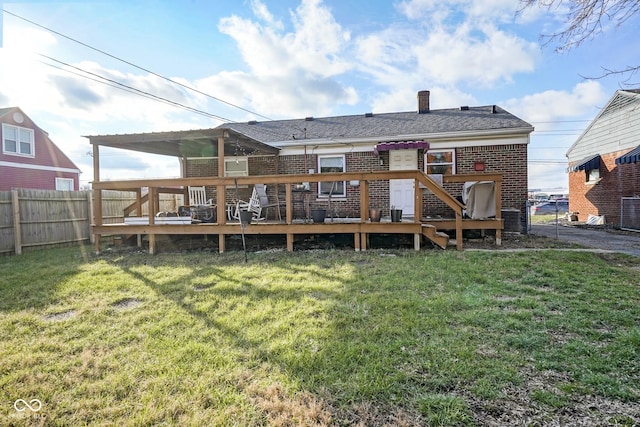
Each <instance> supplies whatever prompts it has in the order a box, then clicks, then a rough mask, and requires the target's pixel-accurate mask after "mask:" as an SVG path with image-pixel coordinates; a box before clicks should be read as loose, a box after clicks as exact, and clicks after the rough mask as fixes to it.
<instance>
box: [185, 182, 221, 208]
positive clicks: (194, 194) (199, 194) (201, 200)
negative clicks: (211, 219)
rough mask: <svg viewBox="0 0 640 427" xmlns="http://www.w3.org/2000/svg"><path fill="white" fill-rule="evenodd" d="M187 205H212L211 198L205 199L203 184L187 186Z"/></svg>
mask: <svg viewBox="0 0 640 427" xmlns="http://www.w3.org/2000/svg"><path fill="white" fill-rule="evenodd" d="M189 205H191V206H209V207H214V206H215V205H214V204H213V199H207V192H206V190H205V188H204V186H201V187H191V186H190V187H189Z"/></svg>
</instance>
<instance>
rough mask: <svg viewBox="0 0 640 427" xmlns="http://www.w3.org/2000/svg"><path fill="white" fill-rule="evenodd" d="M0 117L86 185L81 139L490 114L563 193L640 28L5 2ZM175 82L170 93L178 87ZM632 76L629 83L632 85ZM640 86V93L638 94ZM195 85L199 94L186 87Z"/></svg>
mask: <svg viewBox="0 0 640 427" xmlns="http://www.w3.org/2000/svg"><path fill="white" fill-rule="evenodd" d="M2 8H3V10H4V12H3V15H2V48H0V64H1V66H0V107H10V106H19V107H20V108H21V109H22V110H23V111H24V112H25V113H26V114H27V115H28V116H29V117H31V118H32V119H33V120H34V121H35V122H36V123H37V124H38V125H39V126H40V127H41V128H43V129H44V130H46V131H47V132H49V135H50V137H51V138H52V140H53V141H54V142H55V143H56V144H57V145H58V146H60V148H62V149H63V150H64V151H65V152H66V153H67V154H68V155H69V156H70V157H71V159H72V160H73V161H74V162H75V163H76V164H77V165H78V166H79V167H80V169H81V170H82V172H83V173H82V175H81V184H82V185H86V184H88V183H89V182H90V181H91V180H92V178H93V171H92V165H91V161H92V160H91V157H90V156H89V154H88V153H89V152H90V151H91V147H90V144H89V143H88V140H87V139H86V138H83V135H99V134H116V133H138V132H151V131H169V130H183V129H197V128H209V127H215V126H217V125H219V124H221V123H222V122H223V121H246V120H251V119H257V120H267V119H284V118H300V117H306V116H315V117H321V116H332V115H344V114H362V113H365V112H370V111H372V112H374V113H384V112H393V111H411V110H415V109H416V93H417V92H418V91H419V90H424V89H427V90H430V91H431V107H432V108H434V109H437V108H451V107H458V106H460V105H471V106H473V105H488V104H498V105H500V106H501V107H503V108H505V109H507V110H508V111H510V112H511V113H513V114H515V115H517V116H519V117H521V118H523V119H524V120H527V121H528V122H529V123H531V124H532V125H533V126H535V128H536V131H535V132H534V134H533V135H532V138H531V144H530V146H529V187H530V188H545V189H547V188H566V187H567V186H568V185H567V175H566V173H565V168H566V157H565V153H566V151H567V149H568V148H569V146H570V145H571V144H572V143H573V142H574V141H575V140H576V138H577V137H578V136H579V135H580V133H581V132H582V130H584V128H585V127H586V126H587V125H588V123H589V121H590V120H591V119H593V118H594V117H595V115H596V114H597V113H598V112H599V111H600V109H601V108H602V107H603V106H604V105H605V104H606V102H607V101H608V100H609V98H610V97H611V96H612V95H613V93H614V92H615V91H616V90H617V89H619V88H620V87H621V86H622V85H623V83H624V82H623V80H624V78H623V77H620V76H612V77H606V78H601V79H588V78H585V77H598V76H601V75H602V70H603V67H604V68H609V69H622V68H625V67H626V66H628V65H637V64H635V63H634V62H639V61H638V59H639V57H640V55H638V53H639V52H640V37H638V35H639V34H640V30H639V29H638V28H640V27H639V26H638V25H635V24H636V23H637V22H631V23H628V24H627V25H625V26H623V27H620V28H611V27H609V26H607V25H606V24H605V27H604V30H605V32H604V34H603V35H602V36H600V37H598V38H597V39H595V40H593V41H589V42H588V43H585V44H584V45H582V46H581V47H579V48H578V49H574V50H572V51H569V52H568V53H563V54H558V53H555V52H554V49H553V48H554V46H546V45H545V44H544V43H543V42H542V41H541V40H540V34H549V33H552V32H554V31H557V30H558V29H559V28H561V27H562V25H563V23H564V21H565V18H564V13H565V12H566V11H564V10H562V9H553V10H540V9H529V10H527V11H525V13H521V14H518V13H517V11H518V8H519V2H518V0H483V1H474V0H438V1H435V0H397V1H391V0H390V1H377V2H372V1H370V0H367V1H363V0H349V1H345V0H324V1H323V0H228V1H211V0H175V1H156V0H148V1H147V0H127V1H113V0H103V1H100V2H89V1H83V2H80V1H77V2H72V1H49V2H39V1H24V0H22V1H19V0H18V1H15V2H11V1H8V2H4V3H2ZM168 79H171V80H173V81H175V82H178V83H179V84H176V83H172V82H170V81H169V80H168ZM636 80H638V79H636ZM638 86H639V87H640V84H638ZM192 89H195V90H192ZM101 160H102V164H104V165H105V166H107V167H106V168H105V169H101V172H102V177H101V178H102V179H120V178H134V177H148V178H151V177H159V176H177V175H178V173H179V172H178V165H177V161H176V160H174V159H166V158H149V157H148V156H135V155H129V154H126V155H123V154H122V153H113V152H111V153H104V156H101Z"/></svg>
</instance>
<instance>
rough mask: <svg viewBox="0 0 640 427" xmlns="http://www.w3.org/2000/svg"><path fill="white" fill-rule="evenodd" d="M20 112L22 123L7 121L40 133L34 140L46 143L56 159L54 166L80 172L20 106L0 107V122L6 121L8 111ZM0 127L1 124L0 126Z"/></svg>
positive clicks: (49, 151) (50, 153)
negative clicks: (22, 117)
mask: <svg viewBox="0 0 640 427" xmlns="http://www.w3.org/2000/svg"><path fill="white" fill-rule="evenodd" d="M14 112H17V113H20V114H22V115H23V116H24V120H25V122H24V123H13V120H12V119H8V121H9V122H10V123H12V124H13V125H15V126H21V127H28V128H32V129H33V130H35V131H36V132H37V133H38V134H40V138H39V137H38V136H36V141H34V142H35V143H36V144H38V140H39V141H41V142H42V143H44V144H46V145H47V146H48V148H47V151H48V153H49V155H50V156H52V158H55V159H56V166H59V167H64V168H68V169H76V170H77V171H78V172H80V169H79V168H78V166H76V164H75V163H74V162H73V160H71V158H70V157H69V156H67V154H66V153H65V152H64V151H62V150H61V149H60V147H58V146H57V145H56V144H55V143H54V142H53V141H52V140H51V138H50V137H49V133H48V132H47V131H45V130H44V129H42V128H41V127H40V126H38V125H37V124H36V123H35V122H34V121H33V120H32V119H31V117H29V116H28V115H27V114H25V112H24V111H22V109H21V108H20V107H5V108H0V123H6V120H5V117H6V116H8V115H9V114H10V113H14ZM0 127H1V126H0ZM35 161H36V162H37V161H39V160H37V159H35Z"/></svg>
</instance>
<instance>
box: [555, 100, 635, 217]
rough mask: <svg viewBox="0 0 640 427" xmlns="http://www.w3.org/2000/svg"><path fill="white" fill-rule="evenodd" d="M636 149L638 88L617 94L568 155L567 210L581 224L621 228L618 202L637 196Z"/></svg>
mask: <svg viewBox="0 0 640 427" xmlns="http://www.w3.org/2000/svg"><path fill="white" fill-rule="evenodd" d="M639 145H640V90H639V89H636V90H618V91H616V92H615V93H614V95H613V96H612V97H611V99H610V100H609V102H608V103H607V104H606V105H605V107H604V108H603V109H602V111H600V113H599V114H598V115H597V116H596V117H595V118H594V119H593V120H592V121H591V123H590V124H589V126H588V127H587V128H586V129H585V131H584V132H583V133H582V135H580V137H579V138H578V139H577V140H576V142H574V143H573V145H572V146H571V147H570V148H569V150H568V151H567V159H568V161H569V167H568V169H567V172H568V174H569V210H570V211H572V212H578V219H579V220H580V221H585V220H587V218H588V216H589V214H592V215H604V217H605V221H606V222H607V223H612V224H620V221H621V217H620V213H621V212H620V209H621V202H622V200H623V198H627V197H637V196H640V156H639V155H638V154H639V153H640V148H639ZM639 206H640V205H639ZM638 228H640V225H639V227H638Z"/></svg>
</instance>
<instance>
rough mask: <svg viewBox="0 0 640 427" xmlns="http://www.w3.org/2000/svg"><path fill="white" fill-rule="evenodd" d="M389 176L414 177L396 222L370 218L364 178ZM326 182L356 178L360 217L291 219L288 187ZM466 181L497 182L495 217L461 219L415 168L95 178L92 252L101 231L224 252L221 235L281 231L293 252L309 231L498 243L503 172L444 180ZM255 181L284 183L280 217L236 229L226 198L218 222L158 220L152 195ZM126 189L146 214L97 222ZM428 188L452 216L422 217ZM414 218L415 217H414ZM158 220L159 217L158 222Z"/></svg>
mask: <svg viewBox="0 0 640 427" xmlns="http://www.w3.org/2000/svg"><path fill="white" fill-rule="evenodd" d="M390 179H414V180H415V185H414V188H415V211H414V212H413V213H412V214H413V215H412V216H411V217H405V218H403V220H402V221H401V222H391V221H389V220H388V219H383V220H382V221H381V222H371V221H370V220H369V182H371V181H376V180H390ZM330 181H347V182H350V181H358V182H359V184H358V185H359V187H360V200H359V202H360V203H359V204H360V217H359V218H333V220H332V219H330V218H327V219H326V220H325V222H324V223H312V222H308V221H306V220H301V219H300V218H294V215H293V213H294V199H293V186H294V185H295V184H299V183H301V182H312V183H317V182H330ZM465 181H494V182H495V183H496V213H497V215H496V217H495V219H486V220H475V219H464V218H463V215H462V210H463V208H464V206H463V205H462V204H461V203H460V202H459V201H458V200H457V199H456V198H455V197H454V196H452V195H451V194H449V193H447V192H446V191H445V190H444V188H443V187H442V186H440V185H439V184H438V183H436V182H435V181H433V180H432V179H431V178H430V177H428V176H427V175H425V174H424V173H422V172H420V171H393V172H348V173H341V174H324V173H323V174H314V175H308V174H305V175H262V176H251V177H242V178H237V179H234V178H217V177H211V178H178V179H160V180H133V181H103V182H94V183H93V188H94V218H95V223H94V225H93V228H92V229H93V233H94V235H95V237H96V239H95V242H96V252H100V250H101V248H100V237H101V236H102V235H114V234H116V235H117V234H122V235H147V236H148V241H149V252H150V253H155V252H156V237H157V236H158V235H181V234H182V235H198V234H199V235H209V236H218V248H219V251H220V252H224V251H225V236H228V235H239V234H241V233H243V232H244V234H246V235H261V234H262V235H285V236H286V246H287V250H289V251H292V250H293V246H294V239H295V236H296V235H314V234H352V235H353V242H354V247H355V250H357V251H361V250H366V249H367V247H368V243H367V242H368V236H369V235H370V234H413V236H414V249H416V250H419V249H420V247H421V242H422V239H423V237H424V238H427V239H429V240H431V241H432V242H434V243H435V244H436V245H437V246H439V247H441V248H445V247H446V246H447V245H448V243H449V240H450V239H449V236H448V235H447V234H445V233H443V231H445V230H455V241H456V248H457V249H458V250H461V249H462V230H472V229H480V230H495V233H496V244H498V245H499V244H500V243H501V231H502V229H503V220H502V219H501V217H500V212H501V209H500V206H501V203H500V185H501V181H502V176H501V175H499V174H473V175H450V176H445V182H465ZM256 183H263V184H270V185H276V184H277V185H278V186H284V189H285V200H284V210H285V213H286V214H285V216H284V217H283V219H282V221H260V222H253V223H251V224H248V225H246V226H245V227H244V230H243V229H242V228H241V225H240V223H238V222H227V215H226V203H217V207H216V214H217V215H216V217H217V218H218V221H219V222H216V223H200V224H166V223H157V222H156V221H157V220H159V218H156V217H155V214H156V213H157V211H158V210H157V205H158V203H157V200H158V194H160V193H179V194H184V193H185V192H186V189H187V187H188V186H190V185H191V186H193V185H206V186H212V187H215V188H216V194H217V197H218V199H220V200H223V201H225V200H226V197H225V195H226V188H227V187H229V186H233V185H248V186H251V185H253V184H256ZM145 187H146V188H148V194H146V195H143V194H142V193H143V192H142V189H143V188H145ZM102 190H128V191H135V192H136V194H137V199H138V200H137V203H136V204H135V207H134V208H132V209H130V211H136V212H141V211H142V209H141V206H142V204H143V203H148V202H149V200H150V201H151V203H150V204H149V214H150V215H149V217H148V218H147V220H146V221H144V220H142V221H141V222H142V223H139V224H124V223H122V224H102V220H101V218H102V216H101V211H102V208H101V191H102ZM427 190H428V191H431V192H432V193H433V194H434V195H435V196H436V197H437V198H438V199H440V200H441V201H443V202H444V203H445V204H447V206H449V207H450V208H451V209H452V210H453V212H454V215H455V218H452V219H441V218H437V219H433V218H427V217H425V216H424V214H423V212H422V208H423V203H422V202H423V192H424V191H427ZM415 218H420V219H419V220H416V219H415ZM158 222H160V221H158Z"/></svg>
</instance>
